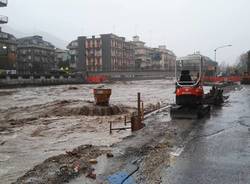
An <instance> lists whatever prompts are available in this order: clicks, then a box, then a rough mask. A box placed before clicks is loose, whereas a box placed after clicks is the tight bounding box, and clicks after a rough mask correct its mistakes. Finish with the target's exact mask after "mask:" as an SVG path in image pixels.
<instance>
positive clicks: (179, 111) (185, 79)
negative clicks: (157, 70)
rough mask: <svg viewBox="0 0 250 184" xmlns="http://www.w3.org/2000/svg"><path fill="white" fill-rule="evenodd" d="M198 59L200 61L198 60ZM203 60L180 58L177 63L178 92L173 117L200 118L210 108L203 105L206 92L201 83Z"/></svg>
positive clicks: (173, 107) (199, 57)
mask: <svg viewBox="0 0 250 184" xmlns="http://www.w3.org/2000/svg"><path fill="white" fill-rule="evenodd" d="M197 58H198V59H197ZM202 66H203V58H202V56H201V55H196V57H186V58H180V59H179V60H177V61H176V67H175V73H176V90H175V94H176V95H175V101H176V104H174V105H173V106H172V107H171V116H172V117H173V116H175V117H177V116H176V115H178V117H183V118H186V117H187V118H190V117H200V116H201V115H202V114H204V111H209V109H210V107H205V106H203V105H202V101H203V97H204V90H203V85H202V81H201V76H202Z"/></svg>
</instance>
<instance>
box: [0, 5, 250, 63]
mask: <svg viewBox="0 0 250 184" xmlns="http://www.w3.org/2000/svg"><path fill="white" fill-rule="evenodd" d="M249 8H250V0H9V5H8V7H6V8H1V10H0V11H1V13H0V14H4V15H7V16H8V17H9V19H10V20H9V24H8V25H9V26H10V27H12V28H13V29H16V30H19V31H21V32H25V31H27V32H34V33H35V32H36V31H37V30H39V31H45V32H48V33H50V34H53V35H55V36H57V37H59V38H60V39H62V40H66V41H71V40H73V39H76V38H77V36H79V35H87V36H89V35H93V34H94V35H95V34H101V33H111V32H113V33H115V34H117V35H119V36H125V37H126V38H127V39H128V40H131V39H132V36H133V35H135V34H137V35H139V36H140V37H141V40H143V41H145V42H147V45H148V46H154V47H155V46H158V45H162V44H165V45H166V46H167V48H168V49H170V50H173V51H174V52H175V53H176V55H177V56H184V55H187V54H191V53H193V52H194V51H200V52H201V53H202V54H204V55H207V56H209V57H211V58H214V49H215V48H216V47H218V46H221V45H225V44H232V45H233V46H232V47H228V48H224V49H220V50H219V51H218V53H217V60H218V61H221V62H223V61H224V62H227V63H234V62H235V60H236V58H237V57H238V56H239V55H240V54H241V53H242V52H245V51H247V50H248V49H250V24H249V21H250V11H249Z"/></svg>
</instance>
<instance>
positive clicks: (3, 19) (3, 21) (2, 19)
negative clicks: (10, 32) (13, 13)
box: [0, 15, 8, 24]
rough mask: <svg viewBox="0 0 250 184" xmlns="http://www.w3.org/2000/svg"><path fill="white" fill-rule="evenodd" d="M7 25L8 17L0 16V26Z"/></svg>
mask: <svg viewBox="0 0 250 184" xmlns="http://www.w3.org/2000/svg"><path fill="white" fill-rule="evenodd" d="M6 23H8V17H6V16H3V15H0V24H6Z"/></svg>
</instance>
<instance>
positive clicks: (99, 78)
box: [86, 75, 108, 84]
mask: <svg viewBox="0 0 250 184" xmlns="http://www.w3.org/2000/svg"><path fill="white" fill-rule="evenodd" d="M107 79H108V78H107V77H106V76H104V75H97V76H89V77H87V78H86V81H87V82H88V83H90V84H99V83H102V82H104V81H106V80H107Z"/></svg>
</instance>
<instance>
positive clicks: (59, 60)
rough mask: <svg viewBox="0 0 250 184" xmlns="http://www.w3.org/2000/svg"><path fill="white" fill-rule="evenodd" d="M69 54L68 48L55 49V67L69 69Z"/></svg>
mask: <svg viewBox="0 0 250 184" xmlns="http://www.w3.org/2000/svg"><path fill="white" fill-rule="evenodd" d="M69 61H70V54H69V50H64V49H59V48H56V49H55V62H56V67H57V69H62V70H70V62H69Z"/></svg>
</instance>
